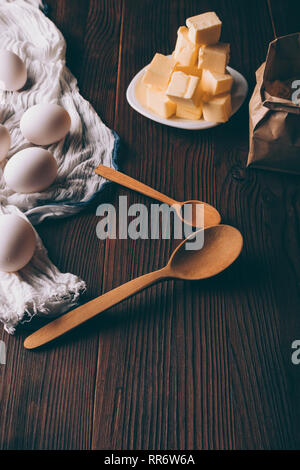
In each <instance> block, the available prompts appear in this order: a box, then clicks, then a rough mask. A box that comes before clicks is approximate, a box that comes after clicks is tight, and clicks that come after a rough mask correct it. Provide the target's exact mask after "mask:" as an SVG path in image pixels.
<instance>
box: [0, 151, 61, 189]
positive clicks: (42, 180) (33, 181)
mask: <svg viewBox="0 0 300 470" xmlns="http://www.w3.org/2000/svg"><path fill="white" fill-rule="evenodd" d="M3 176H4V179H5V182H6V184H7V186H8V187H9V188H10V189H12V190H13V191H15V192H16V193H37V192H40V191H44V190H45V189H46V188H48V187H49V186H51V184H52V183H53V181H54V180H55V178H56V176H57V163H56V160H55V158H54V157H53V155H52V153H50V152H49V151H48V150H45V149H42V148H40V147H29V148H27V149H24V150H21V151H20V152H17V153H16V154H15V155H13V156H12V157H11V158H10V159H9V161H8V162H7V164H6V166H5V168H4V175H3Z"/></svg>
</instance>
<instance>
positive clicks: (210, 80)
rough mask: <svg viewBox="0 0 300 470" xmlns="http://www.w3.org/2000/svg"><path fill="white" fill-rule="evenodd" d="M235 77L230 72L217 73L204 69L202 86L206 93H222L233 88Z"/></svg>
mask: <svg viewBox="0 0 300 470" xmlns="http://www.w3.org/2000/svg"><path fill="white" fill-rule="evenodd" d="M232 84H233V78H232V76H231V75H230V73H216V72H211V71H210V70H207V69H204V70H203V71H202V79H201V87H202V90H203V91H204V92H205V93H208V94H210V95H220V94H222V93H226V92H228V91H230V90H231V87H232Z"/></svg>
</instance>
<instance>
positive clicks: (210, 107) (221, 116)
mask: <svg viewBox="0 0 300 470" xmlns="http://www.w3.org/2000/svg"><path fill="white" fill-rule="evenodd" d="M231 113H232V108H231V95H230V93H227V94H224V95H220V96H214V97H213V98H212V99H210V100H209V101H206V102H205V101H204V102H203V117H204V119H205V121H212V122H226V121H228V119H229V118H230V116H231Z"/></svg>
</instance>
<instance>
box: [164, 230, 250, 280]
mask: <svg viewBox="0 0 300 470" xmlns="http://www.w3.org/2000/svg"><path fill="white" fill-rule="evenodd" d="M193 240H194V241H193ZM187 243H189V244H190V246H191V248H190V249H189V250H187V249H186V245H187ZM193 243H195V249H192V245H193ZM196 244H197V245H198V246H196ZM242 247H243V237H242V235H241V233H240V232H239V231H238V230H237V229H236V228H234V227H231V226H229V225H216V226H214V227H208V228H206V229H205V230H198V231H197V232H194V233H193V234H191V235H190V236H189V237H188V238H186V239H185V240H184V241H183V242H182V243H181V244H180V245H179V246H178V247H177V248H176V249H175V250H174V252H173V253H172V255H171V258H170V260H169V263H168V265H167V268H168V269H169V270H170V274H171V276H172V277H173V278H177V279H183V280H200V279H207V278H209V277H212V276H215V275H216V274H219V273H220V272H222V271H224V270H225V269H226V268H228V267H229V266H230V265H231V264H232V263H233V262H234V261H235V260H236V259H237V258H238V256H239V255H240V253H241V251H242Z"/></svg>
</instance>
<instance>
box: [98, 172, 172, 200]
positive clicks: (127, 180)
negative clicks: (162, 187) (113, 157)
mask: <svg viewBox="0 0 300 470" xmlns="http://www.w3.org/2000/svg"><path fill="white" fill-rule="evenodd" d="M95 172H96V173H97V174H98V175H101V176H104V178H106V179H108V180H110V181H114V182H115V183H118V184H120V185H121V186H125V188H129V189H133V191H136V192H138V193H142V194H144V195H145V196H149V197H152V199H157V200H158V201H161V202H164V203H166V204H169V205H170V206H173V204H178V202H177V201H175V200H174V199H172V198H170V197H168V196H166V195H165V194H163V193H160V192H159V191H156V189H153V188H151V187H150V186H147V185H146V184H144V183H141V182H140V181H138V180H136V179H134V178H131V177H130V176H127V175H125V174H124V173H121V172H120V171H117V170H114V169H113V168H109V167H107V166H104V165H100V166H98V168H96V170H95Z"/></svg>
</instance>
